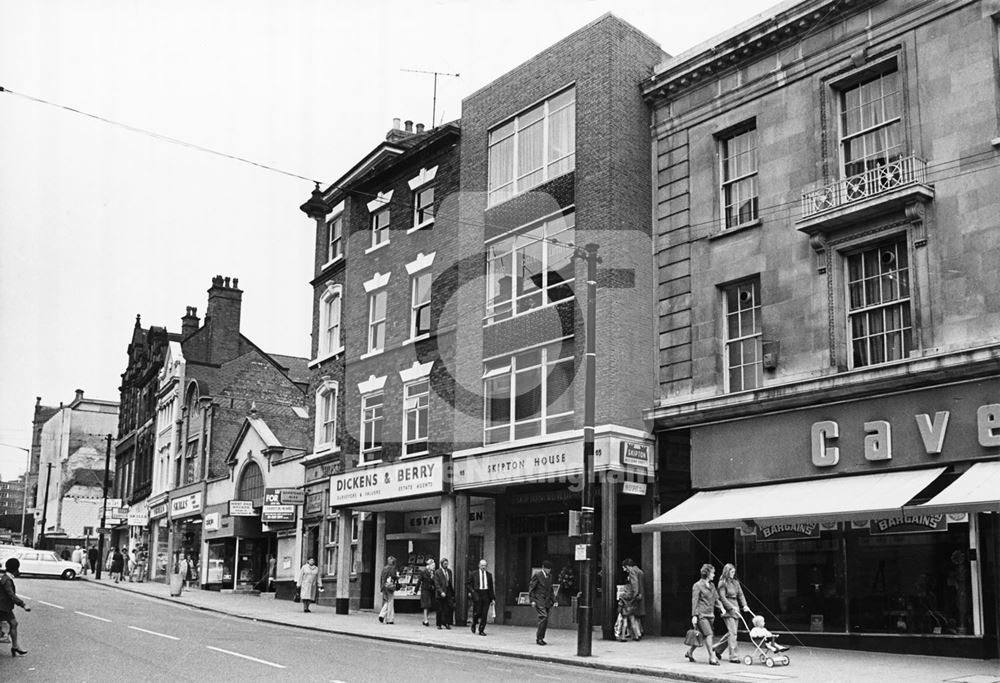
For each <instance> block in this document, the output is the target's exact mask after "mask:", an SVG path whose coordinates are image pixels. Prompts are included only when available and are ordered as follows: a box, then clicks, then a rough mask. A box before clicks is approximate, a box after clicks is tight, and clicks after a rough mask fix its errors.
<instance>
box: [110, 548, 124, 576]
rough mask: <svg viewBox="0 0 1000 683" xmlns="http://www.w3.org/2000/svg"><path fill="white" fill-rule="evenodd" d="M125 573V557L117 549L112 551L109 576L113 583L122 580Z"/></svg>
mask: <svg viewBox="0 0 1000 683" xmlns="http://www.w3.org/2000/svg"><path fill="white" fill-rule="evenodd" d="M124 573H125V556H124V555H122V552H121V551H120V550H119V549H118V548H114V549H113V553H112V555H111V576H112V577H113V578H114V580H115V583H118V581H119V580H121V579H122V578H123V574H124Z"/></svg>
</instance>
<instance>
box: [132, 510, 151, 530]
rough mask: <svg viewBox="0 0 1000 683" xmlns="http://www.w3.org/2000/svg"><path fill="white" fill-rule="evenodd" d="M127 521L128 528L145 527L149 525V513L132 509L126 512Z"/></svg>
mask: <svg viewBox="0 0 1000 683" xmlns="http://www.w3.org/2000/svg"><path fill="white" fill-rule="evenodd" d="M127 519H128V525H129V526H146V525H147V524H149V511H148V510H136V509H135V508H132V509H131V510H129V511H128V517H127Z"/></svg>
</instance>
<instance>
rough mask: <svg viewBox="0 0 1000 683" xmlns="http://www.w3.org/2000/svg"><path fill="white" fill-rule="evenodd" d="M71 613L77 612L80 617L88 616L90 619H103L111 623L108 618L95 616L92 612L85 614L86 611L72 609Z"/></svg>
mask: <svg viewBox="0 0 1000 683" xmlns="http://www.w3.org/2000/svg"><path fill="white" fill-rule="evenodd" d="M73 614H79V615H80V616H81V617H89V618H91V619H97V620H98V621H103V622H106V623H108V624H110V623H111V620H110V619H105V618H104V617H95V616H94V615H93V614H87V613H86V612H77V611H75V610H74V611H73Z"/></svg>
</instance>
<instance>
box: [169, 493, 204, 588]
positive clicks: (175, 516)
mask: <svg viewBox="0 0 1000 683" xmlns="http://www.w3.org/2000/svg"><path fill="white" fill-rule="evenodd" d="M204 500H205V484H204V483H203V482H199V483H197V484H192V485H190V486H184V487H182V488H179V489H176V490H174V491H171V493H170V523H169V533H170V540H169V546H170V550H169V555H168V559H169V567H168V571H169V572H170V573H171V574H173V573H176V572H177V571H179V569H180V560H181V558H187V559H188V560H189V561H190V564H191V570H190V576H188V577H187V578H188V580H189V581H190V584H191V585H196V586H201V585H202V584H204V582H205V568H206V567H205V565H204V564H203V562H202V560H203V556H202V534H203V524H204V520H203V519H202V512H203V509H204Z"/></svg>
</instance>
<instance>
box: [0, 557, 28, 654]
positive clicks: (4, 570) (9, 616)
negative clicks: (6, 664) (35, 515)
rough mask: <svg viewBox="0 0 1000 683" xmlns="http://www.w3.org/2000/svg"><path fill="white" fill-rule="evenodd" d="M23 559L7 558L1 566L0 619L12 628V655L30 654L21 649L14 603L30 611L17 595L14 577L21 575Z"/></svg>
mask: <svg viewBox="0 0 1000 683" xmlns="http://www.w3.org/2000/svg"><path fill="white" fill-rule="evenodd" d="M20 570H21V561H20V560H18V559H17V558H16V557H9V558H7V562H5V563H4V566H3V567H0V621H5V622H7V626H8V628H9V629H10V656H11V657H17V656H18V655H26V654H28V652H27V650H22V649H21V644H20V642H18V639H17V619H16V618H15V617H14V605H17V606H19V607H20V608H21V609H23V610H24V611H25V612H30V611H31V608H30V607H28V606H27V605H25V604H24V600H22V599H21V598H19V597H17V588H16V587H15V586H14V578H13V577H15V576H18V575H19V572H20Z"/></svg>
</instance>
